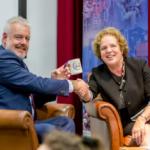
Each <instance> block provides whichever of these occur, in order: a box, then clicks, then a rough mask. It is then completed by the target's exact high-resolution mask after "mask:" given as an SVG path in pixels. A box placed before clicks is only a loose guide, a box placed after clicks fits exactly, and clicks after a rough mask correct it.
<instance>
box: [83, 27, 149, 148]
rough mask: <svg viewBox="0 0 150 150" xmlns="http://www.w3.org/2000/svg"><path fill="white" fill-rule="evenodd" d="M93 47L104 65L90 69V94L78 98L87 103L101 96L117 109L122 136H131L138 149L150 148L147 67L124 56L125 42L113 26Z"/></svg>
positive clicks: (104, 30)
mask: <svg viewBox="0 0 150 150" xmlns="http://www.w3.org/2000/svg"><path fill="white" fill-rule="evenodd" d="M93 47H94V52H95V55H96V56H97V57H98V58H99V59H100V60H101V61H102V62H103V64H101V65H100V66H98V67H96V68H94V69H93V70H92V75H91V77H90V80H89V88H90V91H91V94H89V95H88V96H87V94H86V95H85V94H84V93H83V92H82V91H81V93H80V95H81V96H82V98H83V97H84V99H85V100H86V101H89V100H90V99H92V98H95V97H96V96H97V95H98V94H99V93H100V94H101V97H102V98H103V100H106V101H108V102H110V103H111V104H113V105H114V106H115V107H116V109H117V110H118V112H119V114H120V117H121V120H122V124H123V128H124V135H126V134H132V138H133V140H135V142H136V143H137V145H139V146H150V124H149V123H148V121H149V120H150V102H149V101H150V68H149V67H148V65H147V64H146V61H144V60H138V59H136V58H129V57H127V54H128V45H127V41H126V39H125V38H124V36H123V35H122V34H121V33H120V32H119V31H118V30H117V29H116V28H113V27H108V28H105V29H103V30H102V31H100V32H99V33H98V34H97V35H96V37H95V40H94V42H93ZM91 95H92V98H91Z"/></svg>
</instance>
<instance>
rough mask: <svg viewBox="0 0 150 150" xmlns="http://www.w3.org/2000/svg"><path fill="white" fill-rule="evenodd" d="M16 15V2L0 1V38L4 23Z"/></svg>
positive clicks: (14, 0) (16, 0)
mask: <svg viewBox="0 0 150 150" xmlns="http://www.w3.org/2000/svg"><path fill="white" fill-rule="evenodd" d="M16 15H18V0H0V38H2V36H1V35H2V31H3V27H4V25H5V22H6V21H7V20H8V19H9V18H10V17H12V16H16ZM0 43H1V42H0Z"/></svg>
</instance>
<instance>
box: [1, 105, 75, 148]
mask: <svg viewBox="0 0 150 150" xmlns="http://www.w3.org/2000/svg"><path fill="white" fill-rule="evenodd" d="M58 115H63V116H68V117H71V118H74V115H75V110H74V107H73V105H71V104H51V103H47V104H45V105H44V106H43V107H42V108H41V109H38V110H37V117H38V119H40V120H41V119H47V118H50V117H53V116H58ZM38 145H39V143H38V139H37V135H36V132H35V129H34V123H33V120H32V117H31V114H30V113H29V112H27V111H19V110H0V149H1V150H36V149H37V147H38Z"/></svg>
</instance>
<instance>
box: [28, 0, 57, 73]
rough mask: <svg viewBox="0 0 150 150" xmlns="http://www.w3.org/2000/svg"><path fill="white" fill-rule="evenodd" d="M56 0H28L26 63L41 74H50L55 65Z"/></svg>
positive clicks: (33, 70)
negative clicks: (27, 49)
mask: <svg viewBox="0 0 150 150" xmlns="http://www.w3.org/2000/svg"><path fill="white" fill-rule="evenodd" d="M56 8H57V0H28V1H27V18H28V20H29V22H30V24H31V27H32V28H31V42H30V49H29V55H28V59H27V61H26V62H27V64H28V66H29V69H30V70H31V71H32V72H34V73H36V74H39V75H42V76H50V72H51V71H52V70H53V69H54V68H55V67H56V27H57V24H56V22H57V15H56V12H57V10H56Z"/></svg>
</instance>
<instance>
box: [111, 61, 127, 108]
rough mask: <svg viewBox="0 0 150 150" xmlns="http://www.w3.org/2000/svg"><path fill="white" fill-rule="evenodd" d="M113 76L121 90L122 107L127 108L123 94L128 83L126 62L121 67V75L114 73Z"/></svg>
mask: <svg viewBox="0 0 150 150" xmlns="http://www.w3.org/2000/svg"><path fill="white" fill-rule="evenodd" d="M112 78H113V80H114V82H115V83H116V84H118V85H119V92H120V94H119V95H120V108H125V100H124V96H123V89H124V87H125V84H126V80H125V62H123V64H122V69H121V77H117V76H116V75H114V74H112Z"/></svg>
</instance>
